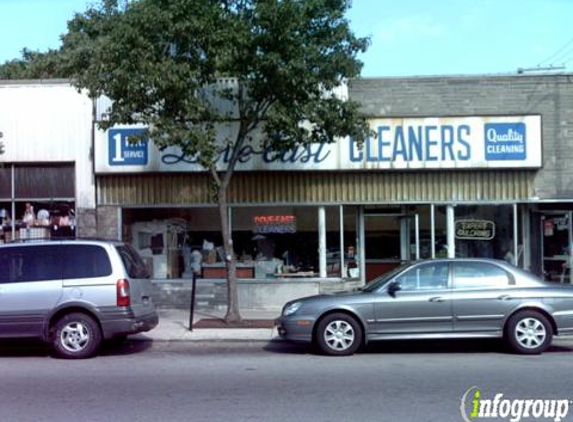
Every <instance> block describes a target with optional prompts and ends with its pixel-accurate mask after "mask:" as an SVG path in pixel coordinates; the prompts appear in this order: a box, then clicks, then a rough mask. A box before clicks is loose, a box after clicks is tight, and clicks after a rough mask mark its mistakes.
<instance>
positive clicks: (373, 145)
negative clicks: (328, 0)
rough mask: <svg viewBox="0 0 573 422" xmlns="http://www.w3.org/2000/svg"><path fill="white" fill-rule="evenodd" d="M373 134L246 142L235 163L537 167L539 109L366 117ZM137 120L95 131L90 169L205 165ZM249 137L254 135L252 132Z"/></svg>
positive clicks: (222, 132)
mask: <svg viewBox="0 0 573 422" xmlns="http://www.w3.org/2000/svg"><path fill="white" fill-rule="evenodd" d="M370 127H371V128H372V130H373V131H374V132H375V133H376V137H372V138H369V139H368V140H367V141H366V142H365V143H364V145H363V146H362V148H359V147H358V146H357V145H356V143H355V142H354V141H353V140H352V139H350V138H342V139H339V140H338V141H337V142H335V143H332V144H326V143H324V144H313V145H310V146H306V147H304V146H300V147H298V148H295V149H293V150H291V151H287V152H282V153H281V152H277V151H274V150H272V149H270V148H264V147H262V146H260V144H258V145H257V144H252V143H249V144H247V145H245V146H244V147H243V148H242V149H241V152H240V155H239V162H238V164H237V168H236V169H237V170H239V171H241V170H243V171H253V170H274V171H283V170H284V171H286V170H290V171H300V170H330V171H332V170H392V169H394V170H407V169H412V170H417V169H476V168H540V167H541V165H542V145H541V116H539V115H528V116H487V117H483V116H481V117H480V116H476V117H428V118H379V119H371V120H370ZM142 130H143V129H142V128H137V127H116V128H113V129H110V130H108V131H106V132H103V131H99V130H98V131H96V139H95V147H96V172H97V173H138V172H158V171H159V172H163V171H177V172H185V171H204V170H205V169H204V168H202V167H201V166H200V165H199V164H198V162H197V157H188V156H184V155H183V154H181V151H180V150H179V149H178V148H175V147H171V148H167V149H165V150H163V151H160V150H159V149H158V148H157V147H156V146H155V145H154V143H153V140H147V139H140V140H139V141H138V142H137V143H132V142H130V141H129V138H130V137H132V136H133V135H137V134H138V133H141V131H142ZM236 130H237V125H236V124H235V123H227V124H221V125H219V127H218V132H217V134H218V141H220V142H221V145H224V143H225V140H233V139H234V136H235V135H236ZM255 138H256V137H255ZM230 155H231V151H230V149H228V148H222V149H221V151H220V154H219V160H218V168H219V169H220V170H224V169H225V168H226V166H227V164H228V162H229V159H230Z"/></svg>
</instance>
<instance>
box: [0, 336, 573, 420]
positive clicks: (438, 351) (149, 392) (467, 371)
mask: <svg viewBox="0 0 573 422" xmlns="http://www.w3.org/2000/svg"><path fill="white" fill-rule="evenodd" d="M572 359H573V345H572V344H571V343H562V344H561V343H559V341H556V343H555V345H554V346H553V347H552V348H551V349H550V350H549V351H548V352H546V353H545V354H543V355H541V356H517V355H513V354H510V353H508V352H507V351H506V349H505V348H504V347H503V345H502V344H500V343H499V342H497V341H487V342H483V341H480V342H461V341H449V342H441V343H439V342H383V343H377V344H376V345H375V346H371V347H368V348H367V349H366V350H365V351H364V352H363V353H360V354H357V355H354V356H351V357H342V358H339V357H325V356H320V355H316V354H314V353H312V351H310V350H309V349H307V348H305V347H303V346H298V345H292V344H290V343H285V342H224V341H222V342H176V341H171V342H152V341H134V340H129V341H127V342H125V343H123V344H120V345H107V346H106V347H105V348H104V350H103V352H102V354H101V355H100V356H98V357H96V358H93V359H89V360H83V361H65V360H59V359H55V358H53V357H51V356H50V355H49V352H48V351H47V349H45V348H44V347H42V346H41V345H38V344H37V343H33V342H18V343H14V342H0V374H1V378H0V379H1V382H0V421H2V422H11V421H14V422H28V421H34V422H37V421H72V420H74V421H93V422H97V421H101V422H113V421H138V422H139V421H141V422H145V421H153V422H161V421H174V422H177V421H191V422H194V421H205V422H229V421H237V422H242V421H245V422H247V421H248V422H258V421H261V422H283V421H284V422H287V421H288V422H293V421H297V422H298V421H301V422H304V421H312V422H327V421H328V422H337V421H340V422H351V421H364V422H368V421H372V422H374V421H375V422H379V421H396V422H400V421H417V422H418V421H440V422H447V421H462V420H463V419H462V416H461V412H460V402H461V399H462V396H463V394H464V392H466V391H468V389H470V388H471V387H479V388H480V389H481V392H482V395H483V396H484V397H486V396H488V397H493V395H494V394H496V393H503V394H504V397H508V398H546V399H552V398H567V399H569V400H571V399H573V379H572V377H571V376H570V374H571V361H572ZM572 407H573V405H572ZM569 413H571V414H570V415H568V417H567V418H564V420H573V409H572V410H571V412H569ZM484 420H488V421H491V420H509V419H491V418H490V419H484ZM521 420H533V419H526V418H522V419H521ZM539 420H545V419H539Z"/></svg>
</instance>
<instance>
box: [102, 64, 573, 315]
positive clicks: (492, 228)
mask: <svg viewBox="0 0 573 422" xmlns="http://www.w3.org/2000/svg"><path fill="white" fill-rule="evenodd" d="M348 95H349V96H350V97H351V98H353V99H354V100H357V101H359V102H360V103H361V104H362V106H363V110H364V111H365V112H366V113H367V114H368V115H369V116H370V118H371V127H372V129H373V130H374V131H375V132H377V134H378V136H377V138H376V139H374V138H373V139H371V140H369V141H368V142H367V143H366V144H365V145H364V147H363V148H362V149H360V148H357V147H356V146H355V145H354V144H353V142H352V141H351V140H349V139H342V140H340V141H339V142H337V143H336V144H334V145H316V146H314V147H312V148H309V149H298V150H296V151H293V152H290V153H286V154H282V155H277V154H275V153H273V152H272V151H265V150H260V149H257V148H256V146H255V147H249V149H246V150H245V151H244V153H243V155H242V160H241V161H242V162H241V164H240V166H239V169H238V171H237V172H236V173H235V176H234V180H233V182H232V186H231V192H230V195H229V199H230V203H231V212H230V215H229V221H230V223H231V227H232V231H233V240H234V246H235V251H236V253H237V258H238V262H239V277H240V291H242V292H243V293H241V297H240V302H241V305H242V306H246V307H278V306H280V304H282V303H284V301H285V300H287V299H290V298H291V297H296V296H301V295H305V294H312V293H319V292H322V291H329V290H338V289H344V288H349V287H353V286H357V285H361V284H364V283H366V282H368V281H370V280H372V279H373V278H374V277H376V276H377V275H379V274H381V273H383V272H385V271H388V270H389V269H391V268H393V267H394V266H396V265H399V264H400V263H402V262H404V261H408V260H412V259H417V258H432V257H436V256H450V257H453V256H470V257H491V258H497V259H505V260H508V261H511V262H513V263H515V264H516V265H519V266H521V267H524V268H527V269H530V270H531V271H533V272H535V273H537V274H540V275H543V276H544V277H546V278H548V279H551V280H554V281H560V282H561V281H562V282H570V279H569V277H570V276H569V270H568V269H569V267H570V264H571V252H570V248H569V245H570V244H571V240H572V234H571V212H572V211H573V206H572V205H573V201H572V199H573V170H571V169H570V167H569V162H570V160H571V156H572V155H573V152H572V147H573V132H572V127H571V125H572V124H573V123H572V122H573V88H572V86H571V76H570V75H543V76H538V75H536V76H529V75H515V76H479V77H467V76H464V77H427V78H426V77H424V78H421V77H419V78H380V79H360V80H353V81H351V82H350V83H349V87H348ZM105 107H106V104H105V102H104V101H100V102H99V104H98V113H100V112H103V111H104V110H105ZM131 130H137V128H129V127H126V128H117V129H115V130H113V131H110V132H108V133H101V132H97V131H96V137H95V148H96V150H95V152H96V162H95V170H96V179H97V204H98V217H100V218H98V223H99V222H100V221H106V222H107V224H106V225H98V229H99V231H100V233H101V232H106V233H108V234H109V235H110V236H112V237H118V238H123V239H124V240H127V241H130V242H132V243H133V244H134V246H135V247H136V248H137V249H138V250H139V251H140V253H141V254H142V255H143V256H144V257H145V259H146V260H147V262H148V263H149V266H150V268H152V271H153V274H154V278H155V279H156V280H158V283H165V285H166V286H167V285H170V286H174V285H176V284H177V283H180V284H181V285H185V283H186V282H187V283H188V281H187V280H188V279H189V278H190V276H191V273H192V268H194V266H196V265H200V267H201V269H200V271H201V274H202V279H201V281H200V283H206V282H207V281H209V282H211V283H214V285H215V286H216V285H217V283H219V282H221V283H222V282H223V280H224V278H225V268H224V263H223V260H222V259H221V258H222V257H221V253H220V246H221V236H220V227H219V221H218V220H219V219H218V213H217V209H216V203H215V202H214V201H213V198H212V195H211V193H212V190H211V187H210V186H211V185H210V180H209V176H208V175H207V174H206V173H205V172H204V171H201V169H200V168H197V167H196V164H195V163H194V161H193V159H192V158H189V157H181V155H180V154H178V152H177V151H175V150H169V149H167V150H165V151H163V152H159V151H158V150H157V149H156V148H155V147H154V146H153V144H152V143H149V144H145V143H141V144H140V145H132V144H128V143H126V142H125V137H126V136H129V134H130V131H131ZM232 131H233V127H232V125H231V124H229V126H228V127H222V128H221V130H220V132H224V133H232ZM224 161H225V152H223V153H222V154H221V160H220V163H221V165H222V166H224ZM217 291H220V292H224V289H219V290H217V289H216V288H215V293H212V296H214V297H217V296H218V293H217ZM212 300H213V303H215V302H217V300H216V298H215V299H212Z"/></svg>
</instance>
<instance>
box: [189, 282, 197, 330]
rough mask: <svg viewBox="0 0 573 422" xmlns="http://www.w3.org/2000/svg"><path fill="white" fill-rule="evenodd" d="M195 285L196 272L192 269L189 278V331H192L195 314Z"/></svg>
mask: <svg viewBox="0 0 573 422" xmlns="http://www.w3.org/2000/svg"><path fill="white" fill-rule="evenodd" d="M196 287H197V273H196V272H195V271H193V279H192V280H191V304H190V305H189V331H193V316H194V314H195V292H196V290H197V289H196Z"/></svg>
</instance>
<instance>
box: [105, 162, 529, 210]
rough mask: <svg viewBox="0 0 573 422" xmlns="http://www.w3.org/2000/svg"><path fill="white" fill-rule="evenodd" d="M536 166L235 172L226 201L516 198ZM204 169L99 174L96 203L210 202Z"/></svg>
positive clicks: (523, 194) (524, 192)
mask: <svg viewBox="0 0 573 422" xmlns="http://www.w3.org/2000/svg"><path fill="white" fill-rule="evenodd" d="M534 177H535V172H534V171H530V170H524V171H515V170H505V171H491V170H488V171H471V172H470V171H451V172H448V171H430V172H354V173H341V172H300V173H291V172H289V173H285V172H252V173H236V174H235V175H234V176H233V181H232V185H231V189H230V193H229V202H230V204H278V203H283V204H287V203H288V204H311V203H324V204H327V203H332V204H344V203H347V204H367V203H404V202H408V203H434V202H513V201H515V202H519V201H525V200H529V199H531V198H532V196H533V179H534ZM211 186H212V185H211V181H210V178H209V176H208V175H207V174H189V173H187V174H173V173H170V174H141V175H107V176H98V188H97V201H98V205H120V206H155V205H174V206H181V205H186V204H189V205H194V204H196V205H200V204H212V203H214V202H215V201H214V200H213V192H214V189H212V188H211Z"/></svg>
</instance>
